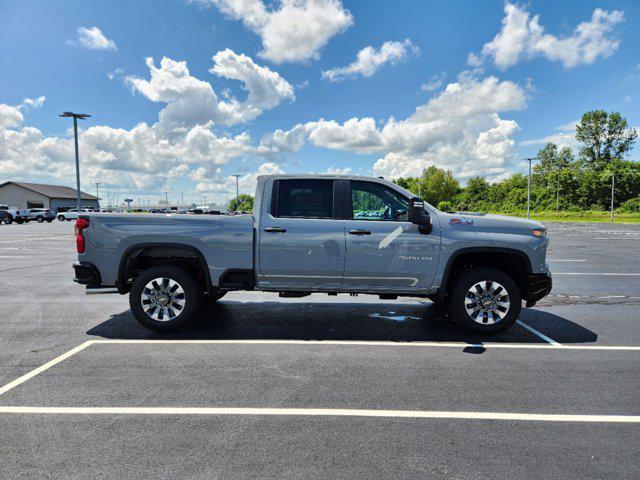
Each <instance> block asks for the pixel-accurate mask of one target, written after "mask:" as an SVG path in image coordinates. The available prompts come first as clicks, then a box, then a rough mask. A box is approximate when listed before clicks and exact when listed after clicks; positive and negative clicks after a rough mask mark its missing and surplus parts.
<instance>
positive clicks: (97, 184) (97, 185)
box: [96, 182, 100, 210]
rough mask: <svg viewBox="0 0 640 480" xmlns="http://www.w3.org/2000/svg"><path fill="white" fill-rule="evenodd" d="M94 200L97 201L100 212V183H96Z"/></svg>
mask: <svg viewBox="0 0 640 480" xmlns="http://www.w3.org/2000/svg"><path fill="white" fill-rule="evenodd" d="M96 198H97V199H98V210H100V182H96Z"/></svg>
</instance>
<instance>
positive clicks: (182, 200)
mask: <svg viewBox="0 0 640 480" xmlns="http://www.w3.org/2000/svg"><path fill="white" fill-rule="evenodd" d="M180 206H181V207H184V192H180Z"/></svg>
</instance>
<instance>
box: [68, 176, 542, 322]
mask: <svg viewBox="0 0 640 480" xmlns="http://www.w3.org/2000/svg"><path fill="white" fill-rule="evenodd" d="M76 241H77V249H78V260H79V262H78V263H76V264H74V269H75V281H76V282H78V283H81V284H84V285H87V287H88V288H94V289H95V288H107V287H111V288H116V289H117V291H118V292H119V293H121V294H125V293H129V303H130V305H131V310H132V311H133V313H134V315H135V316H136V318H137V319H138V320H139V321H140V322H141V323H142V324H143V325H144V326H146V327H148V328H150V329H153V330H157V331H167V330H175V329H177V328H181V327H183V326H184V325H185V324H187V323H188V322H189V321H190V320H191V319H192V318H193V317H194V315H195V314H196V312H197V311H198V308H199V306H200V305H201V304H202V302H203V301H216V300H218V299H219V298H221V297H222V296H223V295H224V294H225V293H226V292H228V291H232V290H262V291H270V292H278V293H279V294H280V296H283V297H304V296H306V295H309V294H311V293H314V292H324V293H327V294H329V295H335V294H338V293H348V294H358V293H366V294H375V295H378V296H379V297H380V298H381V299H395V298H397V297H398V296H410V297H426V298H428V299H430V300H432V301H434V302H436V303H443V304H445V305H447V306H448V308H449V312H450V315H451V318H452V319H453V320H454V321H455V322H457V323H458V324H459V325H461V326H463V327H465V328H467V329H470V330H472V331H474V332H480V333H497V332H501V331H504V330H505V329H507V328H509V327H510V326H512V325H513V324H514V322H515V321H516V320H517V318H518V315H519V314H520V309H521V306H522V302H523V301H524V302H526V305H527V306H528V307H530V306H532V305H534V304H535V303H536V301H538V300H539V299H540V298H542V297H544V296H545V295H547V294H548V293H549V292H550V290H551V274H550V272H549V267H548V265H547V263H546V261H545V257H546V251H547V243H548V239H547V236H546V229H545V227H544V226H543V225H542V224H540V223H539V222H534V221H530V220H523V219H519V218H510V217H504V216H499V215H483V214H473V213H457V214H448V213H443V212H440V211H439V210H437V209H436V208H434V207H432V206H431V205H429V204H427V203H426V202H424V201H423V200H422V199H420V198H418V197H416V196H415V195H414V194H412V193H411V192H409V191H407V190H405V189H403V188H402V187H400V186H398V185H396V184H394V183H392V182H389V181H386V180H384V179H382V178H367V177H356V176H341V175H270V176H263V177H259V178H258V184H257V188H256V196H255V207H254V214H253V215H238V216H226V215H221V216H208V215H207V216H205V215H193V216H191V215H175V214H168V215H163V216H152V215H136V214H124V215H114V214H93V213H91V214H80V217H79V219H78V220H77V223H76Z"/></svg>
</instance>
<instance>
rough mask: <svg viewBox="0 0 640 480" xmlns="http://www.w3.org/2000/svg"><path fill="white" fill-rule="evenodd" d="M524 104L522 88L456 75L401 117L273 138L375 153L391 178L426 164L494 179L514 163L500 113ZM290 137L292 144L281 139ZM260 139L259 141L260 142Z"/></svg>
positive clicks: (314, 127) (326, 124) (312, 125)
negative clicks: (432, 95) (441, 88)
mask: <svg viewBox="0 0 640 480" xmlns="http://www.w3.org/2000/svg"><path fill="white" fill-rule="evenodd" d="M525 105H526V94H525V89H524V88H523V87H521V86H519V85H518V84H516V83H514V82H511V81H500V80H499V79H498V78H496V77H494V76H488V77H485V78H478V77H477V76H474V75H472V74H469V73H464V74H461V75H460V76H459V78H458V80H457V81H456V82H453V83H450V84H448V85H447V86H446V88H445V89H444V90H443V91H442V92H440V93H438V94H437V95H435V96H434V97H432V98H431V99H430V100H429V101H428V102H427V103H426V104H424V105H421V106H419V107H418V108H416V110H415V112H414V113H413V114H412V115H411V116H409V117H408V118H406V119H404V120H396V119H395V118H393V117H392V118H389V119H388V120H387V121H386V122H383V123H378V122H376V121H375V120H374V119H373V118H370V117H365V118H351V119H349V120H347V121H345V122H342V123H340V122H337V121H335V120H325V119H320V120H317V121H314V122H308V123H305V124H299V125H296V126H295V127H294V128H293V129H291V130H289V131H288V132H282V131H277V132H275V134H274V137H276V138H278V139H280V140H281V144H282V143H285V144H287V145H289V146H291V145H293V144H295V145H300V144H301V141H300V139H299V136H300V135H301V132H303V133H304V136H303V138H304V139H307V140H308V141H310V142H311V143H312V144H313V145H315V146H317V147H324V148H329V149H335V150H343V151H348V152H353V153H358V154H378V155H380V158H379V159H378V160H377V161H376V162H375V164H374V165H373V171H374V173H375V174H376V175H383V176H385V177H390V178H397V177H401V176H407V175H414V176H415V175H419V174H420V173H421V172H422V170H423V169H424V168H426V167H428V166H430V165H437V166H439V167H442V168H446V169H450V170H452V171H453V172H454V174H456V175H458V176H460V177H463V178H467V177H470V176H473V175H480V174H481V175H485V176H488V177H494V178H495V177H498V176H500V175H503V174H504V173H506V172H508V171H509V170H510V168H511V167H512V162H513V161H514V152H513V148H514V144H515V142H514V140H513V139H512V138H511V137H512V136H513V135H514V134H515V133H516V132H517V131H518V129H519V127H518V124H517V123H516V122H515V121H513V120H508V119H503V118H501V117H500V114H501V113H502V112H507V111H511V110H518V109H522V108H524V107H525ZM289 135H292V136H293V137H295V138H296V139H297V143H296V142H289V143H287V142H284V141H283V139H288V138H290V137H289ZM266 143H267V142H266V140H265V139H264V138H263V140H262V144H266Z"/></svg>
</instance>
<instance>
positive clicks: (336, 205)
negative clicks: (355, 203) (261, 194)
mask: <svg viewBox="0 0 640 480" xmlns="http://www.w3.org/2000/svg"><path fill="white" fill-rule="evenodd" d="M287 180H291V181H299V180H316V181H317V180H320V181H327V182H332V193H333V194H332V198H331V201H332V204H331V211H332V216H331V217H291V216H284V215H278V201H279V200H280V182H282V181H285V182H286V181H287ZM340 182H341V181H340V180H334V179H331V178H285V179H278V180H274V181H273V190H272V191H271V207H270V212H269V213H270V214H271V216H272V217H273V218H294V219H301V220H304V219H306V220H340V219H341V216H340V215H339V213H340V212H341V211H342V210H344V206H343V203H344V202H341V201H340V192H341V187H340V185H339V183H340Z"/></svg>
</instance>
